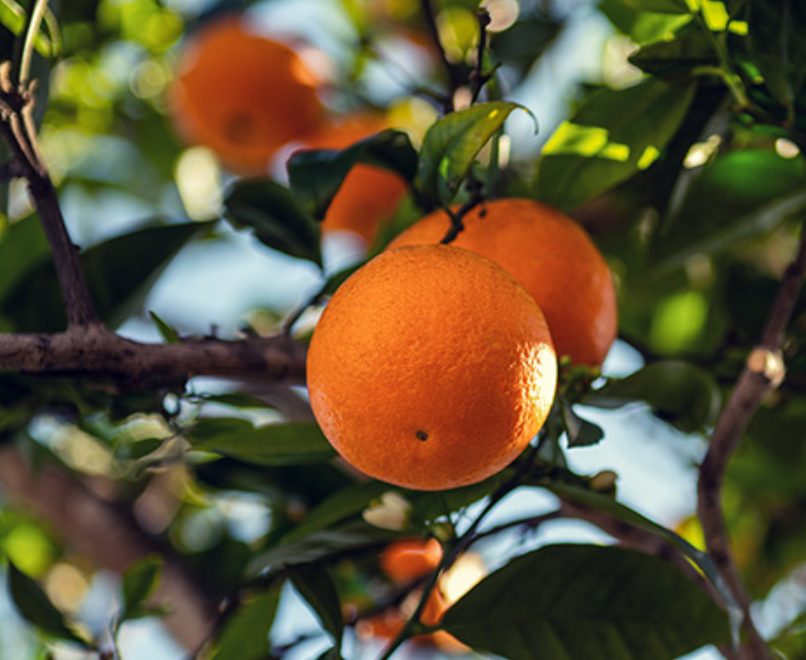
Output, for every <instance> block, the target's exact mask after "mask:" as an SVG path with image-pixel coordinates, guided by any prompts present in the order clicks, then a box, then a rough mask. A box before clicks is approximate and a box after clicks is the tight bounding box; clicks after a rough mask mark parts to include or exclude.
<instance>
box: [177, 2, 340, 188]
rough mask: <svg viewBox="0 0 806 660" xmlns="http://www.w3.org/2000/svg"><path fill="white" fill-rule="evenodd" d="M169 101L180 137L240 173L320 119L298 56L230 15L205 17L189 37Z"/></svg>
mask: <svg viewBox="0 0 806 660" xmlns="http://www.w3.org/2000/svg"><path fill="white" fill-rule="evenodd" d="M169 101H170V113H171V116H172V119H173V122H174V125H175V127H176V130H177V132H178V133H179V134H180V136H182V137H183V138H184V139H185V140H186V141H188V142H190V143H192V144H201V145H205V146H207V147H210V148H211V149H212V150H213V151H215V152H216V153H217V154H218V156H219V157H220V158H221V160H222V161H223V162H224V163H225V164H226V165H227V166H228V167H229V168H231V169H232V170H233V171H235V172H238V173H242V174H260V173H263V172H264V171H265V170H266V168H267V166H268V163H269V161H270V160H271V157H272V156H273V155H274V154H275V153H276V152H277V150H278V149H279V148H280V147H282V146H283V145H284V144H286V143H287V142H290V141H291V140H295V139H297V138H299V137H300V136H302V135H304V134H305V133H308V132H310V131H312V130H314V129H316V128H318V126H319V124H320V122H321V121H322V119H323V117H324V110H323V107H322V105H321V103H320V101H319V97H318V96H317V91H316V79H315V76H314V75H313V73H312V72H311V71H310V70H309V69H308V68H307V66H306V65H305V63H304V62H303V61H302V59H300V57H299V56H298V55H297V54H296V53H295V52H294V51H293V50H292V49H291V48H289V47H288V46H286V45H285V44H282V43H279V42H277V41H273V40H271V39H267V38H265V37H263V36H260V35H257V34H253V33H251V32H249V31H248V30H247V29H246V27H245V26H244V24H243V23H242V22H241V20H240V19H239V17H237V16H227V17H224V18H219V19H215V20H211V21H210V22H208V23H206V24H205V25H203V26H202V27H200V28H199V29H198V30H197V31H196V32H194V33H193V34H192V35H191V36H190V38H189V39H188V42H187V45H186V47H185V49H184V50H183V51H182V53H181V55H180V61H179V64H178V69H177V76H176V80H175V83H174V85H173V86H172V88H171V93H170V99H169Z"/></svg>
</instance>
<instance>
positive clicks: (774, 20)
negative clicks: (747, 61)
mask: <svg viewBox="0 0 806 660" xmlns="http://www.w3.org/2000/svg"><path fill="white" fill-rule="evenodd" d="M749 6H750V16H749V20H748V25H749V35H748V38H749V42H750V50H751V52H752V54H753V62H754V64H755V65H756V66H758V68H759V70H760V71H761V74H762V75H763V76H764V83H765V85H766V87H767V89H769V91H770V93H772V95H773V96H775V98H776V99H777V100H778V102H779V103H781V105H783V106H784V107H785V108H786V109H787V112H788V114H789V116H790V119H791V118H793V116H794V113H795V100H796V99H797V98H798V96H799V95H800V93H801V91H802V90H803V88H804V83H806V40H804V39H803V34H804V31H806V6H805V5H804V4H803V2H801V0H751V2H750V5H749Z"/></svg>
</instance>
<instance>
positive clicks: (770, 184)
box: [652, 149, 806, 274]
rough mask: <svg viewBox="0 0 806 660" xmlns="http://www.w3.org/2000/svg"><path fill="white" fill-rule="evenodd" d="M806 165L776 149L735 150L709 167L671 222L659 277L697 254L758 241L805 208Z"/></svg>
mask: <svg viewBox="0 0 806 660" xmlns="http://www.w3.org/2000/svg"><path fill="white" fill-rule="evenodd" d="M804 187H806V163H804V161H803V159H801V158H792V159H786V158H782V157H781V156H779V155H778V154H777V153H775V152H774V151H766V150H761V149H751V150H747V151H734V152H730V153H727V154H725V155H723V156H720V157H719V158H717V159H716V160H714V161H713V162H711V163H709V164H708V165H706V166H705V167H704V168H703V170H702V173H701V174H700V175H699V176H698V177H697V178H696V179H695V180H694V181H693V182H692V183H691V185H690V186H689V188H688V191H687V194H686V197H685V199H684V200H683V202H682V203H681V205H680V207H679V209H678V210H677V211H676V212H675V213H674V215H673V217H671V218H669V219H668V221H667V223H666V226H665V227H664V229H665V231H664V234H663V241H661V242H660V243H659V245H658V249H657V250H656V253H655V255H654V258H653V265H652V270H653V272H654V273H656V274H657V273H662V272H666V271H668V270H669V269H672V268H676V267H678V266H680V265H681V264H682V263H684V262H685V260H686V259H688V258H689V257H691V256H692V255H694V254H703V253H704V254H717V253H720V252H723V251H725V250H728V249H731V248H733V247H735V246H736V245H737V244H739V243H741V242H743V241H747V240H748V239H754V238H758V237H759V236H762V235H764V234H767V233H769V232H770V231H771V230H773V229H774V228H775V227H777V226H778V225H779V224H780V223H781V221H782V220H784V219H786V218H788V217H790V216H791V215H792V214H793V213H797V212H799V211H801V210H802V209H804V208H806V193H804Z"/></svg>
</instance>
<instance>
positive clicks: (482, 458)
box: [307, 245, 557, 490]
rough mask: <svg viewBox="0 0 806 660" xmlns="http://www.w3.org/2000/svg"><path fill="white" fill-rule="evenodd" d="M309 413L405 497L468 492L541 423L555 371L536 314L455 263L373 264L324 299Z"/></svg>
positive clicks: (506, 284)
mask: <svg viewBox="0 0 806 660" xmlns="http://www.w3.org/2000/svg"><path fill="white" fill-rule="evenodd" d="M307 376H308V389H309V393H310V399H311V406H312V408H313V412H314V415H315V416H316V419H317V421H318V422H319V425H320V426H321V428H322V430H323V432H324V434H325V436H326V437H327V438H328V440H330V443H331V444H332V445H333V446H334V448H335V449H336V450H337V451H338V452H339V453H340V454H341V455H342V457H344V459H345V460H346V461H347V462H348V463H350V464H351V465H353V466H354V467H356V468H357V469H359V470H361V471H363V472H364V473H366V474H368V475H370V476H372V477H375V478H377V479H381V480H383V481H387V482H389V483H392V484H396V485H399V486H403V487H406V488H414V489H420V490H440V489H445V488H456V487H459V486H464V485H467V484H471V483H475V482H478V481H481V480H483V479H485V478H486V477H488V476H490V475H493V474H495V473H496V472H498V471H500V470H501V469H503V468H504V467H506V466H507V465H508V464H509V463H510V462H511V461H512V460H513V459H515V457H517V456H518V454H519V453H520V452H521V451H522V450H523V449H524V448H525V447H526V445H527V444H528V443H529V441H530V440H531V438H532V437H533V436H534V435H535V433H537V431H538V430H539V429H540V427H541V426H542V424H543V422H544V421H545V419H546V416H547V415H548V412H549V409H550V407H551V404H552V400H553V398H554V390H555V387H556V379H557V362H556V356H555V354H554V349H553V347H552V344H551V336H550V334H549V331H548V327H547V325H546V322H545V319H544V318H543V314H542V313H541V311H540V308H539V307H538V306H537V305H536V304H535V302H534V300H533V299H532V297H531V296H529V294H528V293H526V291H525V290H524V289H523V288H522V287H521V286H520V285H519V284H518V283H517V282H516V281H515V280H514V279H513V278H512V277H511V276H510V275H509V274H508V273H507V272H506V271H505V270H504V269H503V268H501V267H500V266H498V265H496V264H495V263H493V262H492V261H489V260H488V259H485V258H483V257H481V256H479V255H476V254H474V253H472V252H470V251H468V250H462V249H460V248H456V247H452V246H444V245H421V246H415V247H406V248H401V249H399V250H393V251H391V252H384V253H382V254H381V255H379V256H378V257H376V258H375V259H373V260H372V261H370V262H369V263H368V264H367V265H366V266H364V267H363V268H361V269H359V270H358V271H356V273H354V274H353V275H352V276H351V277H350V278H349V279H348V280H347V281H346V282H345V283H344V284H343V285H342V286H341V287H340V288H339V289H338V290H337V291H336V294H335V295H334V296H333V298H332V299H331V301H330V303H329V304H328V306H327V307H326V308H325V311H324V313H323V314H322V317H321V319H320V320H319V323H318V324H317V326H316V328H315V330H314V334H313V338H312V340H311V345H310V349H309V352H308V369H307Z"/></svg>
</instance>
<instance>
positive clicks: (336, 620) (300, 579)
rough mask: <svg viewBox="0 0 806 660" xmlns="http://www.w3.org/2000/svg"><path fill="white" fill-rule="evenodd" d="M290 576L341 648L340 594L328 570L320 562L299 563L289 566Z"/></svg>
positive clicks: (342, 631)
mask: <svg viewBox="0 0 806 660" xmlns="http://www.w3.org/2000/svg"><path fill="white" fill-rule="evenodd" d="M288 577H289V578H291V582H293V584H294V586H295V587H296V589H297V591H298V592H299V593H300V595H301V596H302V597H303V598H304V599H305V600H306V601H307V603H308V604H309V605H310V606H311V608H312V609H313V611H314V612H315V613H316V615H317V616H318V617H319V620H320V621H321V622H322V625H323V626H324V628H325V630H327V631H328V632H329V633H330V636H331V637H332V638H333V641H334V642H335V644H336V647H337V648H341V643H342V637H343V636H344V619H343V617H342V613H341V602H340V601H339V594H338V593H337V592H336V585H335V584H334V583H333V579H332V578H331V577H330V573H328V570H327V569H326V568H325V567H324V565H322V564H321V563H319V562H317V563H311V564H297V565H295V566H291V567H289V568H288Z"/></svg>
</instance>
